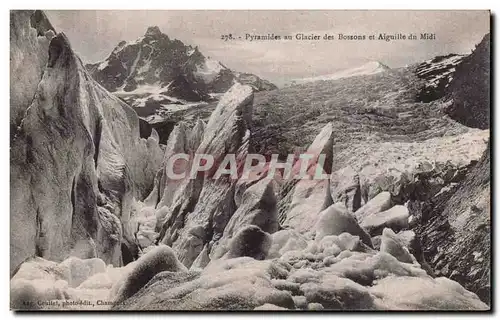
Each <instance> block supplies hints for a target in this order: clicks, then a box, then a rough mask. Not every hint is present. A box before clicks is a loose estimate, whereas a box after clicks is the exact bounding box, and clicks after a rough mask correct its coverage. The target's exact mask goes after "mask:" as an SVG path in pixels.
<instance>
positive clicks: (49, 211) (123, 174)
mask: <svg viewBox="0 0 500 320" xmlns="http://www.w3.org/2000/svg"><path fill="white" fill-rule="evenodd" d="M45 19H46V18H45V16H44V15H43V13H40V12H38V11H35V12H27V11H12V12H11V72H12V73H13V78H12V83H11V88H15V89H11V90H17V91H15V92H12V101H11V102H12V104H11V107H12V110H13V111H14V112H13V113H12V114H13V116H14V118H12V119H11V120H12V121H13V122H14V123H16V128H15V129H13V130H12V132H11V154H10V155H11V156H10V165H11V190H10V191H11V192H10V195H11V269H14V268H16V267H17V266H18V265H19V264H20V263H21V262H23V261H24V260H26V259H28V258H30V257H33V256H39V257H43V258H46V259H50V260H54V261H62V260H63V259H64V258H66V257H67V256H69V255H74V256H76V257H80V258H91V257H99V258H102V259H103V260H104V261H106V262H107V263H113V264H115V265H120V264H121V243H122V241H123V240H124V238H127V237H131V235H130V234H129V233H128V231H127V230H123V225H124V224H126V223H127V221H128V220H129V219H130V214H131V205H132V202H133V199H134V198H137V199H142V198H143V197H144V196H145V195H147V194H148V193H149V192H150V190H151V187H152V182H153V177H154V173H155V172H156V170H157V168H158V167H159V165H160V161H161V156H162V151H161V149H160V148H159V146H158V141H156V140H154V139H153V138H148V139H147V140H146V139H141V138H140V136H139V119H138V117H137V115H136V114H135V112H134V111H133V110H132V109H131V108H130V107H129V106H128V105H126V104H125V103H123V102H122V101H121V100H119V99H118V98H115V97H114V96H112V95H111V94H109V93H108V92H107V91H106V90H105V89H104V88H102V87H101V86H100V85H98V84H97V83H96V82H95V81H94V80H92V78H91V77H90V75H89V74H88V73H87V71H86V69H85V68H84V67H83V64H82V62H81V61H80V59H79V58H78V56H76V54H75V53H74V52H73V50H72V49H71V45H70V43H69V41H68V39H67V38H66V36H65V35H64V34H62V33H60V34H57V35H55V36H54V37H53V38H51V39H50V37H48V35H49V34H50V33H53V29H51V28H50V23H49V22H48V21H46V20H45ZM47 28H49V29H47ZM44 30H45V32H44ZM49 31H50V32H49ZM35 74H36V76H35ZM23 88H25V89H23ZM18 89H21V90H18ZM20 115H21V116H20ZM11 123H12V122H11ZM130 240H131V239H130Z"/></svg>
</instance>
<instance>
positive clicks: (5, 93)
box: [0, 0, 500, 319]
mask: <svg viewBox="0 0 500 320" xmlns="http://www.w3.org/2000/svg"><path fill="white" fill-rule="evenodd" d="M499 3H500V2H499V1H482V0H474V1H459V0H455V1H453V2H447V3H439V2H437V1H435V0H421V1H414V2H410V1H404V2H403V1H359V0H358V1H356V0H349V1H343V2H341V3H340V2H335V3H334V2H333V1H319V0H307V1H304V0H302V1H296V0H287V1H283V2H281V3H271V2H270V1H269V0H250V1H236V0H232V1H221V0H208V1H207V0H205V1H203V0H198V1H192V0H183V1H167V0H163V1H159V0H150V1H148V2H144V1H126V0H120V1H118V0H112V1H106V3H104V2H103V1H102V0H86V1H81V2H79V3H78V2H75V1H71V2H69V1H62V0H56V1H54V0H48V1H47V0H46V1H43V2H40V1H34V0H16V1H13V0H6V1H2V9H4V8H3V7H5V10H2V11H1V15H0V17H1V18H2V23H0V30H1V32H0V35H1V37H2V44H4V49H3V50H0V52H1V59H0V61H2V62H3V63H1V64H0V68H1V71H2V72H1V79H2V85H1V90H2V92H1V95H0V97H1V99H2V102H3V103H2V106H1V107H0V113H1V116H0V119H2V121H3V125H2V126H0V128H1V129H0V130H1V131H2V132H0V143H1V147H2V148H1V149H0V150H2V151H3V152H2V157H1V163H0V173H1V180H0V181H1V190H0V197H1V201H0V204H1V205H2V209H3V210H1V212H2V215H3V216H4V217H3V218H2V223H0V225H1V228H2V230H1V235H2V237H3V239H2V240H3V241H2V242H1V243H2V246H1V248H2V250H4V251H2V258H3V259H2V260H3V261H2V264H1V272H0V275H1V276H0V279H1V281H2V283H1V287H2V296H1V297H0V305H1V309H0V310H2V311H3V312H5V313H7V317H8V318H11V317H14V314H13V313H12V312H10V311H8V310H9V278H8V277H7V275H8V274H9V255H10V254H9V248H8V243H9V232H10V230H9V225H8V224H7V221H8V216H9V202H10V197H9V190H10V184H9V151H8V150H9V138H8V137H9V125H8V120H7V119H9V105H10V103H9V81H10V80H9V66H8V64H7V61H8V60H9V52H8V50H9V12H8V10H9V9H28V8H29V9H31V8H40V7H41V8H42V9H240V10H241V9H419V10H424V9H433V10H439V9H448V10H449V9H462V10H470V9H478V10H479V9H492V12H493V13H494V14H498V12H500V10H499V9H498V6H499ZM450 4H451V5H452V6H451V5H450ZM492 26H493V27H494V25H492ZM496 34H497V33H496V32H495V33H494V38H493V39H492V41H493V42H494V43H497V35H496ZM493 59H494V61H498V50H495V55H494V57H493ZM494 83H495V87H494V88H492V90H494V92H498V86H499V84H498V82H494ZM492 108H496V105H495V106H492ZM499 117H500V116H499V112H495V120H494V121H495V123H496V124H497V127H498V123H499V119H498V118H499ZM494 131H496V130H494ZM494 131H493V132H492V135H494ZM494 159H495V161H494V164H495V165H496V164H497V162H498V156H496V153H495V156H494ZM497 167H498V166H497ZM496 172H498V170H497V171H496ZM495 181H498V176H497V175H495ZM493 199H496V200H497V201H498V200H499V199H500V191H499V190H498V188H495V194H494V196H493ZM493 214H494V212H492V215H493ZM498 220H499V218H495V219H494V221H495V228H494V232H495V231H498V228H497V227H496V226H497V224H498ZM497 237H498V234H495V239H496V238H497ZM494 247H495V253H494V257H496V256H497V254H498V243H495V244H494ZM495 275H496V276H497V277H498V264H495ZM492 287H493V290H495V283H492ZM495 291H496V290H495ZM494 296H495V297H498V294H495V295H494ZM495 306H496V307H497V308H498V299H495ZM86 315H87V314H83V315H82V314H72V316H74V317H79V318H82V317H85V316H86ZM92 315H93V316H96V315H98V314H97V313H96V314H92ZM92 315H91V316H92ZM420 315H421V314H420ZM36 316H37V315H36V314H32V315H29V316H26V315H25V316H23V318H25V319H31V318H35V317H36ZM47 316H49V317H52V316H53V314H50V315H47ZM62 316H64V317H66V316H69V314H67V313H66V314H64V315H62ZM105 316H106V319H115V318H116V319H118V317H123V316H127V317H134V318H145V317H152V318H158V319H160V318H161V319H164V318H165V317H168V318H171V317H188V318H190V317H198V316H201V314H189V313H187V314H184V315H180V314H162V315H153V314H142V315H138V314H132V315H130V314H128V315H125V314H113V315H109V314H106V315H105ZM219 316H227V317H231V318H235V319H242V318H247V317H251V316H252V315H248V314H245V315H243V314H234V313H233V314H211V315H209V317H213V318H215V317H219ZM274 316H275V315H272V314H265V315H253V317H266V318H267V317H274ZM279 316H280V317H286V318H288V317H291V316H293V317H294V318H296V317H300V318H302V317H304V318H305V317H308V318H309V317H318V316H319V315H312V314H299V315H297V314H295V315H290V314H281V315H279ZM322 316H324V317H339V316H342V314H323V315H322ZM366 316H369V317H370V318H371V319H384V318H386V317H387V316H388V315H387V314H380V315H374V314H370V315H364V314H356V315H350V317H353V318H357V319H364V318H366ZM392 316H395V317H396V318H403V317H407V316H408V314H405V315H394V314H392ZM427 316H431V317H435V315H432V314H430V315H427ZM455 316H456V314H449V315H439V317H440V318H451V317H455ZM477 317H479V316H474V315H473V314H467V315H462V317H461V318H462V319H464V318H465V319H474V318H477Z"/></svg>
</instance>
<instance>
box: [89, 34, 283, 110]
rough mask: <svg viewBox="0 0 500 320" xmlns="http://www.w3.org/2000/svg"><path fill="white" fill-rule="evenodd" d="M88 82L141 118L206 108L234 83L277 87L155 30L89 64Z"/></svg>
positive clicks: (122, 42) (265, 88) (119, 44)
mask: <svg viewBox="0 0 500 320" xmlns="http://www.w3.org/2000/svg"><path fill="white" fill-rule="evenodd" d="M86 68H87V69H88V70H89V72H90V73H91V75H92V77H93V78H94V79H95V80H96V81H97V82H98V83H99V84H101V85H102V86H103V87H104V88H106V89H107V90H108V91H110V92H112V93H114V94H115V95H116V96H118V97H120V98H122V99H123V100H125V101H126V102H127V103H129V104H130V105H131V106H132V107H134V108H135V109H136V111H137V110H138V109H139V108H144V109H142V110H139V112H138V113H139V115H142V116H144V115H146V114H151V113H154V112H155V110H158V109H160V108H162V109H167V110H174V111H175V110H178V109H179V108H181V109H182V108H186V107H189V106H190V105H192V104H193V103H200V102H203V101H205V102H208V101H211V100H213V99H214V98H216V97H217V96H218V95H220V94H222V93H224V92H226V91H227V90H228V89H229V88H230V87H231V86H232V85H233V84H234V83H236V82H239V83H241V84H248V85H250V86H251V87H252V88H253V89H254V91H263V90H273V89H276V86H275V85H274V84H272V83H271V82H269V81H266V80H264V79H261V78H259V77H258V76H256V75H253V74H250V73H243V72H236V71H233V70H231V69H229V68H227V67H226V66H224V65H223V64H222V63H221V62H219V61H217V60H214V59H211V58H210V57H205V56H204V55H203V54H202V53H201V52H200V51H199V50H198V47H196V46H195V47H193V46H191V45H185V44H184V43H183V42H182V41H180V40H177V39H171V38H169V36H168V35H166V34H164V33H162V32H161V31H160V29H159V28H158V27H156V26H154V27H149V28H148V29H147V31H146V33H145V34H144V36H142V37H140V38H138V39H137V40H135V41H131V42H126V41H121V42H120V43H118V45H117V46H116V47H115V48H114V50H113V51H112V52H111V54H110V55H109V56H108V57H107V58H106V59H105V60H103V61H100V62H97V63H93V64H87V65H86Z"/></svg>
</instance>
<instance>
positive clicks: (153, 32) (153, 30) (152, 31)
mask: <svg viewBox="0 0 500 320" xmlns="http://www.w3.org/2000/svg"><path fill="white" fill-rule="evenodd" d="M162 34H163V33H162V32H161V30H160V28H159V27H158V26H151V27H148V29H147V30H146V33H145V34H144V36H145V37H147V36H153V37H154V36H160V35H162Z"/></svg>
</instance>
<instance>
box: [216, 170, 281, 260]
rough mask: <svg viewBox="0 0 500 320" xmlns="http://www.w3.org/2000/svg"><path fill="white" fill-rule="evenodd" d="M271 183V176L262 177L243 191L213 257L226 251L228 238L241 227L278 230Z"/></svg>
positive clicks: (271, 231) (272, 182)
mask: <svg viewBox="0 0 500 320" xmlns="http://www.w3.org/2000/svg"><path fill="white" fill-rule="evenodd" d="M273 184H274V181H273V179H271V178H267V179H262V180H260V181H259V182H257V183H256V184H254V185H252V186H250V187H249V188H248V189H247V190H246V191H245V192H244V193H243V197H242V200H241V205H240V206H239V207H238V209H237V210H236V211H235V212H234V214H233V215H232V216H231V218H230V219H229V222H228V223H227V225H226V227H225V228H224V233H223V235H222V238H221V239H220V240H219V245H218V246H217V252H214V254H213V255H212V257H213V258H218V257H220V256H222V255H223V254H224V253H226V252H227V250H228V249H229V242H230V239H231V238H233V237H234V236H235V235H236V233H237V232H238V231H239V230H240V229H241V228H243V227H246V226H249V225H253V226H257V227H259V228H260V229H262V231H264V232H267V233H274V232H276V231H278V228H279V223H278V217H277V207H276V203H277V200H276V195H275V193H274V187H273ZM213 250H214V251H215V249H213Z"/></svg>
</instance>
